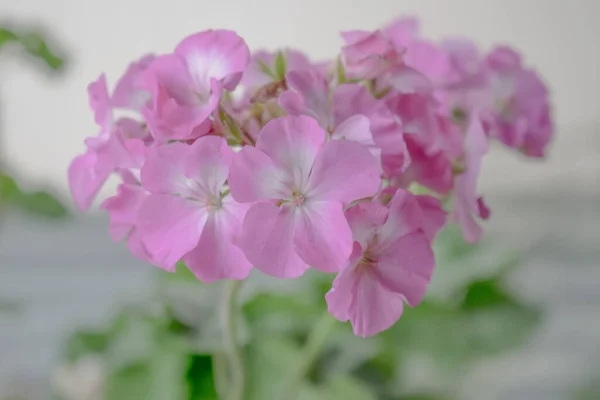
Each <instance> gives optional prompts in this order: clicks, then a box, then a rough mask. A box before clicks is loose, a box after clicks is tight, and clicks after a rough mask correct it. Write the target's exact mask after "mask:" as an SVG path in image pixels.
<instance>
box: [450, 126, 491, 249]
mask: <svg viewBox="0 0 600 400" xmlns="http://www.w3.org/2000/svg"><path fill="white" fill-rule="evenodd" d="M487 151H488V142H487V136H486V135H485V132H484V130H483V126H482V125H481V121H480V120H479V119H478V118H471V121H470V123H469V127H468V128H467V131H466V134H465V155H464V171H463V172H462V173H461V174H459V175H458V176H457V177H456V178H455V189H454V190H455V199H454V207H453V210H452V216H453V218H454V220H455V221H456V222H457V223H459V224H460V226H461V228H462V231H463V236H464V237H465V240H467V241H468V242H470V243H474V242H477V241H478V240H479V238H480V237H481V234H482V233H483V231H482V229H481V227H480V226H479V225H478V224H477V220H476V219H475V217H474V216H478V217H480V218H482V219H487V218H488V217H489V214H490V211H489V209H488V208H487V206H485V203H483V199H482V198H480V197H479V196H478V195H477V178H478V176H479V171H480V169H481V161H482V159H483V156H484V155H485V154H486V153H487Z"/></svg>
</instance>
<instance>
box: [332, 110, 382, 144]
mask: <svg viewBox="0 0 600 400" xmlns="http://www.w3.org/2000/svg"><path fill="white" fill-rule="evenodd" d="M331 137H332V138H333V139H337V140H340V139H345V140H350V141H353V142H356V143H360V144H362V145H363V146H366V147H369V148H372V147H374V146H375V142H374V141H373V135H372V134H371V122H370V121H369V118H367V117H365V116H364V115H354V116H352V117H350V118H348V119H346V120H345V121H344V122H342V123H341V124H340V125H338V127H337V128H336V129H335V131H334V132H333V134H332V135H331Z"/></svg>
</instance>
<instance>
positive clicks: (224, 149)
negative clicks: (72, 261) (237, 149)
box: [184, 136, 233, 197]
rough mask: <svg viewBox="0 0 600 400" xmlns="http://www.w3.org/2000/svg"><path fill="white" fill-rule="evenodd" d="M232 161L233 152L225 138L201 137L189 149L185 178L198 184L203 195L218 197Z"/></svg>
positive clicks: (185, 164) (185, 165)
mask: <svg viewBox="0 0 600 400" xmlns="http://www.w3.org/2000/svg"><path fill="white" fill-rule="evenodd" d="M232 159H233V151H232V150H231V148H230V147H229V145H228V144H227V141H226V140H225V139H224V138H222V137H218V136H204V137H201V138H199V139H198V140H196V141H195V142H194V143H193V144H192V145H191V146H190V147H189V149H188V155H187V158H186V160H185V163H184V167H185V176H186V177H187V178H188V179H191V180H193V181H194V182H195V183H196V184H198V186H199V188H200V189H201V190H202V192H203V194H206V195H208V196H215V197H218V196H220V193H221V188H222V187H223V185H224V184H225V181H226V180H227V175H228V174H229V167H230V166H231V161H232Z"/></svg>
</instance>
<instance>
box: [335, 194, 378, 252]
mask: <svg viewBox="0 0 600 400" xmlns="http://www.w3.org/2000/svg"><path fill="white" fill-rule="evenodd" d="M345 215H346V219H347V220H348V225H350V229H351V230H352V237H353V239H354V241H355V242H358V243H360V245H361V246H362V248H363V249H366V248H367V246H368V245H369V241H370V240H371V239H372V238H373V237H374V236H375V234H376V233H377V230H378V229H379V228H380V227H381V226H382V225H383V224H384V222H385V219H386V218H387V215H388V208H387V207H385V206H384V205H382V204H381V203H379V202H376V201H372V202H368V203H358V204H356V205H354V206H352V207H350V208H348V209H347V210H346V212H345Z"/></svg>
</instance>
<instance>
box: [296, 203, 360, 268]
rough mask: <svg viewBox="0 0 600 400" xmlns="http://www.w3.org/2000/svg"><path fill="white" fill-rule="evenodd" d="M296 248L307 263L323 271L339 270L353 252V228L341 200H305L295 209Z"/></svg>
mask: <svg viewBox="0 0 600 400" xmlns="http://www.w3.org/2000/svg"><path fill="white" fill-rule="evenodd" d="M296 215H297V226H296V232H295V236H294V245H295V248H296V252H297V253H298V255H299V256H300V258H301V259H302V260H304V261H305V262H306V263H307V264H308V265H310V266H311V267H313V268H316V269H318V270H320V271H324V272H338V271H340V270H341V268H342V267H343V266H344V264H345V263H346V261H347V260H348V257H349V256H350V253H351V252H352V242H353V241H352V231H351V230H350V227H349V226H348V222H347V221H346V218H345V217H344V211H343V206H342V203H340V202H337V201H319V202H317V201H315V202H311V201H308V202H306V203H305V204H304V205H302V206H299V207H298V210H297V211H296Z"/></svg>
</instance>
